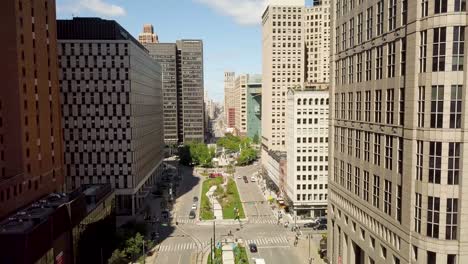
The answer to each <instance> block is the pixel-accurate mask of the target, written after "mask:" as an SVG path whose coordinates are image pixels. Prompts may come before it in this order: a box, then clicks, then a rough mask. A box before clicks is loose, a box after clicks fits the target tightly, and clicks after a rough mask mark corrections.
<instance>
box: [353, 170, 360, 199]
mask: <svg viewBox="0 0 468 264" xmlns="http://www.w3.org/2000/svg"><path fill="white" fill-rule="evenodd" d="M354 194H355V195H356V196H358V197H359V196H360V195H361V169H360V168H359V167H355V168H354Z"/></svg>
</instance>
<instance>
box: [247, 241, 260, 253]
mask: <svg viewBox="0 0 468 264" xmlns="http://www.w3.org/2000/svg"><path fill="white" fill-rule="evenodd" d="M249 249H250V252H252V253H255V252H258V248H257V245H256V244H255V243H252V244H249Z"/></svg>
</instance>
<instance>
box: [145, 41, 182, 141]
mask: <svg viewBox="0 0 468 264" xmlns="http://www.w3.org/2000/svg"><path fill="white" fill-rule="evenodd" d="M143 45H144V46H145V47H146V49H148V51H149V54H150V55H151V57H152V58H153V59H155V60H156V61H157V62H158V63H159V64H160V65H161V68H162V89H163V104H164V111H163V115H164V116H163V120H164V142H165V143H166V144H167V145H173V144H178V143H179V124H178V102H177V46H176V44H175V43H143Z"/></svg>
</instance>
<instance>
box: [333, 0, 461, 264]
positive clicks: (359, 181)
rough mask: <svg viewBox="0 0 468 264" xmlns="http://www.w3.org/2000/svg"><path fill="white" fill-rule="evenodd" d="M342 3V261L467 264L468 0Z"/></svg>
mask: <svg viewBox="0 0 468 264" xmlns="http://www.w3.org/2000/svg"><path fill="white" fill-rule="evenodd" d="M334 2H335V5H333V7H332V8H333V10H332V29H333V32H332V40H333V42H334V43H333V45H332V56H333V57H332V59H333V62H332V68H333V69H332V75H333V77H332V91H331V96H332V97H331V98H332V104H331V106H332V108H333V110H332V111H330V113H331V119H332V120H331V124H332V128H331V130H330V139H332V140H331V144H330V146H331V147H330V157H331V158H330V167H329V168H330V175H333V177H330V181H329V186H330V190H329V201H330V203H329V210H328V213H329V223H328V224H329V226H328V228H329V229H328V243H329V251H328V252H329V253H328V255H329V258H330V260H331V262H332V263H424V264H435V263H447V264H454V263H467V262H468V254H467V251H468V244H467V243H466V242H467V240H468V237H467V236H466V235H464V234H465V232H464V231H465V228H466V227H468V215H466V214H464V213H463V210H462V209H463V208H464V207H463V206H464V204H463V201H464V200H467V197H465V196H466V195H467V192H466V190H467V188H468V183H465V182H464V181H463V179H464V178H465V177H464V176H463V175H468V173H467V171H466V170H464V168H465V166H464V165H463V164H465V165H466V161H467V159H466V158H464V157H463V155H464V153H465V152H466V150H468V149H467V147H468V145H467V144H466V142H465V141H466V140H465V136H466V135H465V133H466V132H465V130H464V128H465V126H466V125H467V124H468V123H467V119H465V115H466V111H467V109H468V108H466V107H464V106H463V104H464V102H466V91H467V90H466V85H465V84H466V76H467V69H466V68H465V66H464V65H466V62H465V56H464V54H465V45H464V42H465V34H466V25H467V22H466V19H465V18H466V2H465V1H408V0H406V1H396V0H385V1H383V0H371V1H334ZM463 161H465V162H463Z"/></svg>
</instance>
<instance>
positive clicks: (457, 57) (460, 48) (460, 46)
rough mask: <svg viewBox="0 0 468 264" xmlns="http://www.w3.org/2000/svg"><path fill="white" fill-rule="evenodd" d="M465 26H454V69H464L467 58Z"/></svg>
mask: <svg viewBox="0 0 468 264" xmlns="http://www.w3.org/2000/svg"><path fill="white" fill-rule="evenodd" d="M464 48H465V27H461V26H455V27H453V49H452V52H453V56H452V71H463V61H464V59H465V49H464Z"/></svg>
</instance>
